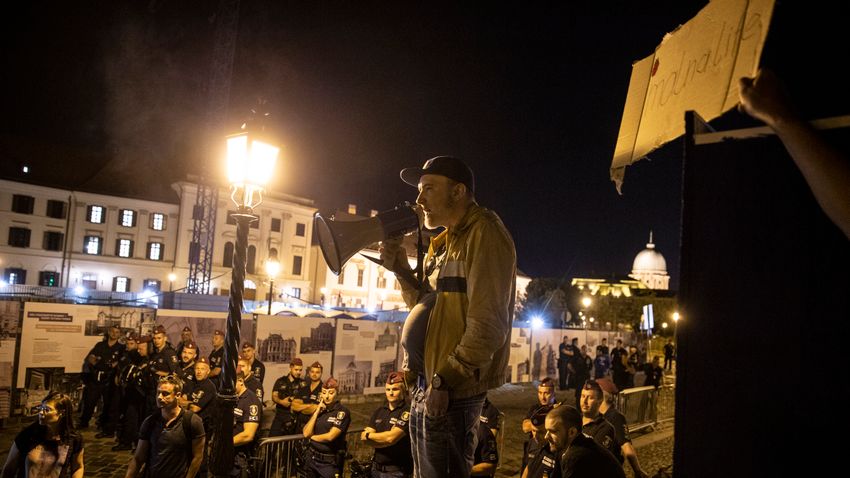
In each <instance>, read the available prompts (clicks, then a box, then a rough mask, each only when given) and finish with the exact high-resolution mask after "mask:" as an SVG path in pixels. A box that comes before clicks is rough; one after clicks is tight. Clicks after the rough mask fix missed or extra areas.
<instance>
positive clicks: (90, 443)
mask: <svg viewBox="0 0 850 478" xmlns="http://www.w3.org/2000/svg"><path fill="white" fill-rule="evenodd" d="M573 394H574V392H573V391H572V390H570V391H563V392H562V391H559V392H557V399H558V400H563V399H566V400H568V403H570V402H572V400H573V398H572V397H573ZM489 396H490V401H492V402H493V403H494V404H495V405H496V406H497V407H498V408H499V409H500V410H501V411H502V412H503V413H504V414H505V428H504V429H505V433H504V439H503V445H502V459H501V465H500V468H499V470H498V472H497V473H496V476H497V477H515V476H519V468H520V464H521V461H522V444H523V443H524V442H525V435H524V434H523V433H522V429H521V422H522V419H523V417H524V415H525V412H526V411H527V410H528V408H529V407H530V406H531V405H532V404H534V402H535V400H536V399H537V395H536V388H534V387H533V386H531V385H529V384H522V385H513V384H509V385H505V386H503V387H501V388H499V389H497V390H493V391H491V392H490V394H489ZM381 400H382V398H381V396H362V395H361V396H357V397H352V398H350V399H345V400H343V401H344V403H345V404H346V406H348V408H349V409H350V410H351V416H352V422H351V427H352V429H354V428H362V427H363V426H365V425H366V422H367V421H368V419H369V417H370V416H371V415H372V411H373V410H374V409H375V408H376V407H377V406H378V404H379V403H380V401H381ZM267 422H268V423H270V422H271V420H270V419H269V420H267ZM27 423H29V422H27ZM24 425H25V424H21V423H17V422H16V421H14V420H11V421H8V422H7V423H5V424H4V426H3V428H2V429H0V460H2V462H5V460H6V455H7V453H8V450H9V447H10V446H11V443H12V441H13V440H14V438H15V435H16V434H17V433H18V431H19V430H20V429H21V428H22V427H23V426H24ZM266 426H268V425H266ZM96 433H97V430H96V429H89V430H84V431H83V439H84V441H85V466H86V473H85V475H86V477H96V478H101V477H104V478H105V477H123V476H124V473H125V471H126V469H127V462H128V461H129V459H130V452H128V451H124V452H113V451H111V450H110V448H111V447H112V446H113V445H114V444H115V443H114V441H112V440H108V439H96V438H95V437H94V435H95V434H96ZM632 441H633V443H634V445H635V448H636V449H637V452H638V457H639V458H640V462H641V465H642V466H643V469H644V470H645V471H647V472H648V473H649V474H650V475H652V474H654V473H656V472H657V471H658V469H659V468H660V467H663V466H668V465H670V464H671V463H672V462H673V427H672V422H668V423H665V424H662V425H659V426H658V427H657V428H656V429H655V430H652V431H650V432H644V433H640V434H633V436H632ZM626 476H628V477H632V476H633V474H632V470H631V468H630V467H629V466H626Z"/></svg>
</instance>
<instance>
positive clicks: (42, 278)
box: [38, 271, 59, 287]
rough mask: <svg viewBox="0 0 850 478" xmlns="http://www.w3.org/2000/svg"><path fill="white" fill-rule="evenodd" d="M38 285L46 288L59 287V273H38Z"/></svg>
mask: <svg viewBox="0 0 850 478" xmlns="http://www.w3.org/2000/svg"><path fill="white" fill-rule="evenodd" d="M38 285H43V286H47V287H59V273H58V272H53V271H41V272H39V273H38Z"/></svg>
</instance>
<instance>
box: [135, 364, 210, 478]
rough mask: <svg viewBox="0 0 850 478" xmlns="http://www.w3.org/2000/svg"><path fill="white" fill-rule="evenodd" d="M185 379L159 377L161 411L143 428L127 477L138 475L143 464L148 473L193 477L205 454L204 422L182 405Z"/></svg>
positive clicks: (167, 477)
mask: <svg viewBox="0 0 850 478" xmlns="http://www.w3.org/2000/svg"><path fill="white" fill-rule="evenodd" d="M181 394H182V383H181V381H180V379H179V378H177V377H174V376H169V377H165V378H163V379H160V380H159V384H158V385H157V395H156V404H157V407H158V408H159V411H158V412H157V413H154V414H153V415H151V416H149V417H148V418H146V419H145V421H144V422H143V423H142V427H141V429H140V430H139V443H138V445H136V453H135V454H134V455H133V458H132V459H131V460H130V464H129V466H128V467H127V474H126V475H125V478H134V477H136V476H138V473H139V471H140V469H141V467H142V464H144V465H145V467H146V468H147V473H146V474H147V476H155V477H157V478H193V477H194V476H195V474H197V472H198V468H200V466H201V461H202V459H203V454H204V442H205V434H204V426H203V424H202V422H201V418H200V417H198V416H197V415H195V414H194V413H192V412H189V411H185V410H183V409H182V408H180V407H179V406H178V399H179V398H180V395H181Z"/></svg>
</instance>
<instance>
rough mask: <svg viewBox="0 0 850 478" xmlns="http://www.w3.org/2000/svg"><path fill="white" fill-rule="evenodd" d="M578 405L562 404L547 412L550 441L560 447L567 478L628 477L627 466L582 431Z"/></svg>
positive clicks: (563, 469)
mask: <svg viewBox="0 0 850 478" xmlns="http://www.w3.org/2000/svg"><path fill="white" fill-rule="evenodd" d="M581 422H582V417H581V414H580V413H579V411H578V410H576V409H575V407H571V406H569V405H561V406H559V407H556V408H554V409H553V410H551V411H550V412H549V413H548V414H547V415H546V421H545V426H546V440H547V441H548V442H549V446H550V448H551V449H553V450H557V454H558V456H559V461H560V465H561V476H562V477H563V478H625V477H626V474H625V473H624V472H623V467H622V466H620V464H619V463H617V459H616V458H614V456H613V455H611V453H610V452H608V450H606V449H605V448H602V446H601V445H599V444H598V443H596V442H595V441H594V440H593V439H592V438H590V437H588V436H587V435H585V434H583V433H582V432H581V428H582V425H581Z"/></svg>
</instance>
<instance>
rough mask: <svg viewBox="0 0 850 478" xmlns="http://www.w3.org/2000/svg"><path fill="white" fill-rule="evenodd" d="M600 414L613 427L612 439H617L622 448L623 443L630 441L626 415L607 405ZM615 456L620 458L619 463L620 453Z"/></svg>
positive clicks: (621, 457) (621, 459)
mask: <svg viewBox="0 0 850 478" xmlns="http://www.w3.org/2000/svg"><path fill="white" fill-rule="evenodd" d="M602 416H603V417H605V420H606V421H607V422H608V423H610V424H611V426H612V427H614V439H615V440H617V446H618V447H621V448H620V449H621V450H622V446H623V445H625V444H626V443H630V442H631V441H632V437H631V436H630V435H629V426H628V425H627V424H626V417H625V416H623V414H622V413H620V412H619V411H617V409H616V408H614V407H609V408H608V410H605V413H604V414H603V415H602ZM617 458H619V459H620V463H623V460H624V457H623V454H622V453H621V454H620V455H619V456H618V457H617Z"/></svg>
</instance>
